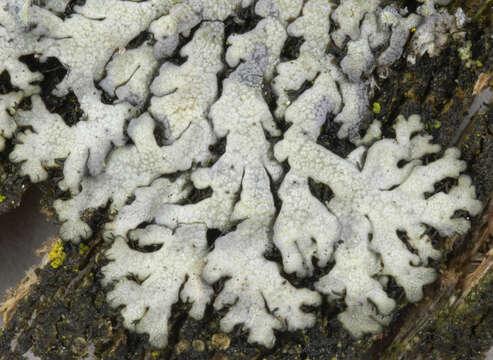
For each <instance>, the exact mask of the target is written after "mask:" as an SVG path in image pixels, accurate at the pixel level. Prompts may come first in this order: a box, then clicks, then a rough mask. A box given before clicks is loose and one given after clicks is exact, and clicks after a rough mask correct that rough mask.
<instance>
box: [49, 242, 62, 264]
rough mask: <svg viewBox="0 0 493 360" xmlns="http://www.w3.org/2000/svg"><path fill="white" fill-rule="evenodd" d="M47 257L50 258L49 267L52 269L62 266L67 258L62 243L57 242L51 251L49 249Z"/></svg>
mask: <svg viewBox="0 0 493 360" xmlns="http://www.w3.org/2000/svg"><path fill="white" fill-rule="evenodd" d="M48 256H49V257H50V265H51V267H52V268H53V269H58V268H59V267H60V266H62V265H63V262H64V261H65V259H66V258H67V254H66V253H65V249H64V247H63V243H62V242H61V241H57V242H56V243H55V245H54V246H53V249H51V251H50V252H49V254H48Z"/></svg>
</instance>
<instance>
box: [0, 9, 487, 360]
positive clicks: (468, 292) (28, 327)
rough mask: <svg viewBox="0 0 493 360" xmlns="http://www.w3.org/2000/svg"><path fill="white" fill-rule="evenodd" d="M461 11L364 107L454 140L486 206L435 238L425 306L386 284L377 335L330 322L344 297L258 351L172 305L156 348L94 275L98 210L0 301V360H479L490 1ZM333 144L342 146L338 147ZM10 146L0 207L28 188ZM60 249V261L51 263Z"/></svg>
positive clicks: (214, 322)
mask: <svg viewBox="0 0 493 360" xmlns="http://www.w3.org/2000/svg"><path fill="white" fill-rule="evenodd" d="M407 3H412V1H408V2H407ZM459 6H461V7H462V8H463V9H464V11H465V13H466V14H467V15H468V16H469V17H470V18H471V22H470V23H469V24H468V25H466V31H465V33H464V36H461V35H460V34H454V36H451V39H450V41H449V43H448V45H447V47H446V48H445V49H444V50H443V51H442V52H441V54H440V55H439V56H437V57H432V58H430V57H428V56H427V55H425V56H424V57H422V58H419V59H418V60H417V62H416V64H415V65H411V64H408V63H407V62H406V61H405V60H402V61H400V62H399V63H397V64H396V65H394V66H393V67H392V68H391V69H390V71H389V76H388V77H387V78H386V79H381V78H378V87H377V89H376V91H375V94H374V95H373V97H372V99H371V102H370V103H374V102H377V103H378V104H379V105H380V106H381V112H380V113H379V114H378V118H379V119H380V120H381V121H382V122H383V124H384V128H383V130H384V135H389V134H391V132H392V124H393V121H394V120H395V118H396V117H397V115H398V114H404V115H406V116H407V115H410V114H413V113H417V114H420V115H421V116H422V118H423V120H424V122H425V124H426V129H427V130H428V131H429V132H431V133H432V135H433V136H434V139H435V140H436V141H437V142H438V143H440V144H442V145H443V146H445V147H448V146H457V147H459V148H460V149H461V151H462V156H463V158H464V159H465V160H467V162H468V165H469V167H468V173H469V174H470V175H471V177H472V178H473V182H474V184H476V189H477V193H478V197H479V198H480V199H481V200H482V201H483V203H484V204H485V207H484V211H483V213H482V214H481V215H479V216H477V217H475V218H474V219H472V224H473V226H472V229H471V231H470V232H469V233H468V234H467V235H466V236H464V237H462V238H447V239H444V238H439V236H438V235H437V234H432V235H433V240H434V241H435V245H436V246H437V247H438V248H440V249H441V250H442V251H443V252H444V254H445V256H444V257H443V259H442V260H441V261H440V262H437V263H434V264H433V266H434V267H435V268H436V269H437V270H438V271H439V273H440V277H439V279H438V280H437V281H436V282H435V283H433V284H431V285H429V286H427V287H426V289H425V298H424V299H423V300H422V301H420V302H419V303H416V304H408V303H407V302H406V301H405V297H404V296H403V292H402V290H401V289H400V288H399V287H397V285H395V284H392V283H391V284H390V286H389V289H390V290H389V291H390V293H391V296H392V297H393V298H394V299H396V300H397V302H398V304H399V305H398V309H397V311H396V315H395V317H394V320H393V322H392V323H391V325H390V326H389V327H387V328H386V329H385V331H384V333H382V334H380V335H377V336H366V337H364V338H362V339H359V340H356V339H353V338H352V337H351V336H350V335H349V334H348V333H347V332H346V331H345V330H344V329H343V328H342V326H341V325H340V323H339V322H338V321H337V318H336V317H337V314H338V313H339V312H340V311H341V309H342V308H343V307H344V304H343V303H330V304H329V303H326V302H325V303H324V304H323V305H322V306H321V307H320V308H319V309H316V310H315V311H316V314H317V322H316V325H315V326H314V327H313V328H311V329H308V330H305V331H298V332H294V333H280V334H278V340H277V344H276V346H275V347H274V348H273V349H265V348H262V347H258V346H255V345H251V344H248V342H247V340H246V339H247V336H246V334H245V333H243V332H242V331H241V329H237V330H235V331H234V332H233V333H231V334H223V333H221V331H220V330H219V319H220V318H219V315H218V314H217V313H215V312H213V311H212V309H208V311H207V312H206V317H205V319H203V320H202V321H196V320H193V319H190V318H188V317H187V315H186V308H187V305H186V304H183V303H178V304H176V305H175V308H174V311H173V314H174V315H173V318H172V319H170V324H171V325H170V326H171V330H170V334H171V336H170V339H169V345H168V347H167V348H166V349H162V350H159V349H154V348H152V347H151V346H150V345H149V344H148V342H147V340H146V336H145V335H138V334H135V333H132V332H129V331H127V330H126V329H125V328H124V327H123V325H122V319H121V317H120V315H119V312H118V309H111V308H110V307H109V306H108V304H107V303H106V302H105V292H104V290H105V289H103V288H102V286H101V285H100V283H99V281H98V279H99V277H100V268H101V267H102V266H103V265H104V264H105V261H106V260H105V258H104V251H105V249H106V248H107V245H106V244H104V242H103V241H102V240H101V236H100V231H101V224H103V223H104V221H105V217H106V216H107V214H106V213H105V212H104V211H98V212H95V213H94V214H93V216H92V223H91V226H92V228H93V229H96V230H99V232H98V231H96V232H95V235H94V236H93V237H92V238H91V239H90V240H89V241H87V242H86V243H85V245H74V244H70V243H63V250H60V248H59V250H60V251H59V253H58V254H55V253H53V252H51V253H50V251H51V250H52V248H53V246H54V244H55V243H56V242H57V240H51V242H49V243H48V245H47V246H46V247H45V249H42V251H43V252H44V253H45V256H44V259H43V261H42V262H41V264H40V265H39V266H38V267H37V268H36V269H33V270H32V271H31V272H29V274H28V275H27V277H26V279H25V280H24V281H23V282H22V283H21V284H20V285H19V286H18V288H17V289H15V290H13V291H11V293H10V295H9V297H8V298H7V300H6V301H5V302H4V304H3V305H2V308H0V310H1V311H3V312H4V319H5V321H6V326H5V327H4V328H3V329H2V330H1V332H0V359H1V360H7V359H9V360H10V359H22V358H23V356H26V355H27V354H28V353H31V354H34V355H36V356H38V357H39V358H41V359H49V360H57V359H60V360H62V359H63V360H65V359H108V360H109V359H211V358H212V359H311V360H314V359H324V360H325V359H389V360H390V359H392V360H394V359H481V358H483V356H484V353H485V352H486V351H487V350H488V349H489V348H490V347H491V346H493V271H492V268H493V248H492V240H493V238H492V237H493V204H492V196H493V171H492V170H491V169H493V108H492V107H489V108H487V107H486V108H481V109H480V110H479V111H477V109H476V111H475V112H474V109H475V106H476V104H477V98H478V96H479V97H481V96H485V94H487V93H486V92H484V89H487V88H488V87H490V88H491V87H492V86H493V80H492V79H493V64H492V61H491V59H493V44H492V37H491V34H492V33H493V31H492V30H493V21H492V17H493V16H492V14H491V6H492V2H491V1H490V0H473V1H465V0H463V1H454V2H453V3H452V4H451V5H450V6H449V12H451V13H453V12H455V10H456V9H457V7H459ZM457 35H458V36H457ZM467 41H470V42H471V58H470V59H466V60H464V59H461V58H460V57H459V55H458V49H459V48H461V47H464V46H465V44H466V43H467ZM403 58H404V59H405V58H406V54H404V56H403ZM467 60H470V61H467ZM478 94H479V95H478ZM475 99H476V102H474V101H475ZM471 109H473V111H472V112H471V111H470V110H471ZM468 112H469V113H468ZM325 131H326V134H325V139H326V140H327V141H328V142H330V141H332V139H334V135H333V133H334V128H333V127H331V126H330V125H329V126H328V127H327V129H326V130H325ZM322 139H323V136H322ZM10 146H11V145H10ZM340 146H341V149H343V147H344V144H343V143H342V144H341V145H340ZM5 153H8V148H7V150H6V152H4V153H3V154H2V155H1V158H0V165H1V167H2V168H3V169H4V170H3V175H2V176H0V194H5V195H6V196H7V200H6V201H5V202H4V203H3V204H0V212H2V211H7V210H8V209H9V208H11V207H12V206H15V205H16V204H18V201H19V199H20V194H21V193H22V191H24V189H25V186H22V185H26V184H27V181H26V180H25V179H23V178H21V177H20V176H18V175H17V173H16V168H15V167H14V166H12V165H9V164H8V160H7V156H6V155H5ZM0 175H1V174H0ZM43 186H45V187H48V188H50V189H53V190H52V191H51V192H50V194H51V195H49V196H47V199H46V201H47V203H48V204H49V203H50V202H51V201H52V200H53V197H54V194H55V192H56V190H54V189H55V185H54V184H49V183H48V184H44V185H43ZM438 186H446V184H444V185H438ZM12 201H14V202H13V203H12ZM48 208H49V206H48ZM2 209H3V210H2ZM59 244H61V243H59ZM63 254H65V255H63ZM50 255H51V258H50ZM57 256H61V258H59V260H61V262H62V264H61V266H59V267H56V266H55V267H54V266H53V259H56V258H57Z"/></svg>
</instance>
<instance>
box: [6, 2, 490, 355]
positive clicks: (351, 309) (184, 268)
mask: <svg viewBox="0 0 493 360" xmlns="http://www.w3.org/2000/svg"><path fill="white" fill-rule="evenodd" d="M435 3H439V4H446V3H447V1H444V0H442V1H432V0H429V1H428V0H427V1H425V3H424V4H423V5H421V6H419V7H418V11H417V12H418V14H408V13H407V11H406V10H405V9H399V8H397V7H396V6H393V5H389V6H386V7H384V8H382V7H381V5H382V4H383V2H382V1H380V0H372V1H360V0H342V1H341V2H340V3H339V4H338V5H337V6H332V5H331V4H328V3H327V2H324V1H319V0H308V1H305V2H303V1H301V0H291V1H284V0H259V1H257V2H255V3H254V4H253V2H252V1H249V0H243V1H224V0H207V1H196V0H187V1H158V0H149V1H144V2H134V1H120V0H108V1H105V2H101V1H98V0H87V1H86V2H85V3H84V4H82V5H78V6H75V7H74V11H75V13H74V14H73V15H72V16H68V17H64V18H62V17H59V16H58V13H59V11H60V9H59V8H58V7H57V8H56V9H53V8H50V7H42V6H36V5H32V6H27V5H25V4H24V5H25V6H22V7H19V2H18V1H16V0H9V1H8V3H7V6H5V7H4V8H3V9H0V24H2V28H1V29H4V28H5V29H7V30H9V32H8V33H4V32H0V49H1V50H3V52H2V55H0V57H1V56H3V59H4V60H5V62H4V63H5V64H6V65H4V68H5V70H7V71H8V72H9V74H10V77H11V79H12V84H13V85H14V86H15V87H17V88H18V89H15V90H13V91H10V92H8V93H7V94H1V95H0V136H1V139H2V141H4V138H10V137H12V136H15V139H16V144H15V147H14V149H13V151H12V152H11V153H10V154H9V157H10V159H11V161H13V162H15V163H19V168H20V173H21V174H23V175H26V176H29V178H30V179H31V181H32V182H39V181H43V180H46V179H48V178H49V177H50V176H51V171H50V169H56V168H61V170H62V172H61V173H62V177H61V179H60V181H59V182H58V186H59V188H60V189H61V190H64V191H66V192H65V196H64V197H63V198H59V199H57V200H56V201H55V202H54V208H55V210H56V212H57V215H58V218H59V219H60V221H61V222H62V223H63V224H62V227H61V232H60V235H61V237H62V238H63V239H65V240H70V241H72V242H79V241H81V240H82V239H86V238H89V237H90V236H91V235H92V234H93V232H94V230H95V229H94V227H91V226H90V219H89V218H90V214H91V213H94V211H95V210H96V209H99V208H104V207H106V206H108V212H107V214H106V217H105V218H104V220H103V223H102V226H101V227H102V232H103V235H104V239H105V240H106V242H107V246H108V247H109V250H108V251H107V252H106V258H107V260H108V263H107V264H106V265H105V266H104V267H103V268H102V270H101V273H102V275H103V279H102V283H103V285H105V286H106V290H107V301H108V303H109V304H110V305H111V306H113V307H115V308H120V309H121V314H122V317H123V322H124V325H125V326H126V327H127V328H129V329H132V330H133V331H135V332H138V333H145V334H148V335H149V340H150V342H151V344H152V345H154V346H158V347H164V346H166V345H167V343H168V337H169V336H168V335H169V334H168V332H169V327H168V324H169V321H170V318H171V316H172V309H173V306H174V305H175V304H176V303H177V302H179V301H181V302H183V303H186V304H187V306H188V310H187V311H188V314H189V315H190V316H191V317H192V318H194V319H201V318H203V316H204V314H205V311H206V308H207V305H208V304H210V303H211V302H212V305H213V307H214V308H215V310H217V311H218V312H219V313H220V314H221V322H220V326H221V330H222V331H225V332H231V331H232V330H233V328H235V327H236V326H242V327H243V328H244V329H245V330H246V331H248V339H249V341H250V342H255V343H259V344H262V345H264V346H266V347H272V346H273V345H274V343H275V331H279V330H287V331H293V330H298V329H305V328H308V327H310V326H313V325H314V324H315V322H316V319H315V316H314V315H313V314H312V313H310V311H309V308H310V307H316V306H318V305H319V304H320V303H321V298H322V296H325V297H326V298H327V299H328V300H329V301H331V302H333V301H343V302H344V303H345V304H346V308H345V310H344V311H343V312H341V313H340V314H339V320H340V321H341V322H342V324H343V325H344V326H345V328H346V329H347V330H348V331H349V332H350V333H352V334H353V335H354V336H356V337H359V336H362V335H363V334H365V333H368V332H370V333H376V332H379V331H381V330H382V326H383V325H386V324H388V323H389V322H390V321H391V319H392V316H393V313H394V309H395V307H396V304H395V301H394V299H392V298H391V297H390V296H389V294H388V284H389V278H392V279H393V280H395V282H396V283H397V284H398V285H399V286H400V287H401V288H402V289H403V290H404V292H405V295H406V297H407V299H408V300H409V301H412V302H415V301H419V300H420V299H421V298H422V296H423V290H422V288H423V286H424V285H426V284H429V283H431V282H432V281H433V280H434V279H435V277H436V274H435V272H434V270H433V269H432V268H430V267H429V266H428V261H429V259H433V260H437V259H439V258H440V255H441V253H440V251H438V250H437V249H435V248H434V247H433V245H432V243H431V239H430V237H429V236H428V233H427V229H428V228H433V229H435V230H437V231H438V232H439V233H440V234H441V235H445V236H450V235H452V234H464V233H465V232H466V231H467V230H468V228H469V225H470V222H469V217H467V218H465V217H461V216H458V215H457V213H456V211H458V210H461V211H462V213H467V214H468V215H467V216H470V215H475V214H477V213H478V212H479V211H480V209H481V203H480V202H479V201H477V200H476V196H475V190H474V187H473V186H472V183H471V180H470V178H469V177H468V176H467V175H465V174H464V171H465V168H466V166H465V163H464V162H463V161H461V160H460V159H459V156H460V154H459V152H458V150H457V149H454V148H451V149H447V150H445V151H444V152H441V148H440V147H439V146H438V145H435V144H432V142H431V140H432V139H431V137H430V136H428V135H426V134H424V133H423V129H424V124H423V123H422V122H421V119H420V117H419V116H417V115H413V116H410V117H408V118H407V119H406V118H404V117H402V116H399V117H398V118H397V120H396V122H395V139H394V138H393V137H390V138H383V139H382V131H381V123H380V122H379V121H371V120H374V119H373V117H374V115H379V116H381V114H380V112H381V111H382V106H381V104H380V102H374V103H373V104H372V106H370V101H369V99H370V95H371V93H372V91H373V90H374V81H373V80H372V77H373V75H374V74H375V73H378V74H380V75H381V76H385V74H386V73H388V72H389V71H391V70H390V66H391V65H392V64H394V63H395V62H396V61H398V60H399V59H400V58H402V56H403V53H404V50H405V46H406V43H407V41H408V39H409V37H412V41H411V45H410V46H411V48H412V51H414V55H415V56H421V55H422V54H424V53H425V52H428V53H429V54H430V55H435V54H437V52H438V51H439V50H440V49H441V47H443V46H444V44H445V43H446V41H447V40H448V34H447V31H448V30H449V29H452V28H454V29H455V27H453V26H457V24H456V25H453V26H452V22H453V21H454V20H455V19H454V17H453V16H452V15H449V14H448V13H447V12H446V11H445V10H440V9H437V8H436V7H435ZM246 6H252V9H251V10H252V11H253V12H254V13H255V17H256V21H255V22H254V23H252V24H248V25H249V26H247V27H245V28H244V29H241V31H236V30H234V31H231V28H233V29H235V27H234V26H233V27H231V22H233V23H235V24H236V26H237V27H240V28H241V26H242V24H241V19H240V17H239V14H240V12H241V11H242V8H245V7H246ZM457 18H458V19H462V20H463V17H462V16H461V14H460V13H458V15H457ZM462 20H461V21H462ZM243 25H244V24H243ZM414 29H415V30H414ZM143 35H144V36H143ZM226 35H227V36H226ZM226 37H227V38H226ZM289 37H291V38H292V37H297V38H299V39H300V44H301V46H300V47H299V51H292V52H291V56H292V57H293V58H291V59H290V58H285V57H284V56H283V49H284V46H285V44H286V43H287V40H288V39H289ZM142 39H144V41H141V40H142ZM3 54H7V55H6V56H5V55H3ZM29 54H37V55H36V56H37V57H39V61H41V62H45V61H47V59H48V58H49V57H54V58H56V59H58V61H59V62H60V63H61V64H63V66H64V67H65V68H66V69H67V74H66V75H65V77H64V78H63V79H61V82H60V83H59V84H58V85H57V88H56V89H55V90H54V91H52V92H51V94H50V96H63V95H66V94H68V93H69V91H72V92H73V94H74V96H75V98H76V99H77V101H78V103H79V104H80V109H81V111H82V113H83V117H82V119H81V120H80V121H78V122H76V123H75V124H67V123H65V121H64V120H65V119H64V118H63V116H61V115H60V114H58V113H56V112H52V111H50V110H49V109H48V108H47V106H46V103H45V98H46V94H45V93H43V92H41V91H40V88H39V86H37V85H36V84H34V82H36V81H39V80H40V79H41V78H42V76H41V75H40V74H38V73H31V72H30V71H28V69H27V68H26V66H25V65H24V64H23V63H21V62H19V61H18V59H19V57H20V56H22V55H29ZM0 70H3V68H0ZM293 94H294V95H293ZM23 99H25V100H26V101H27V99H28V100H29V103H30V105H31V106H30V107H29V106H27V107H23V108H22V109H20V108H17V107H18V106H17V104H18V103H19V102H20V101H22V100H23ZM391 120H393V119H391ZM332 122H333V123H335V124H337V125H338V126H339V128H338V130H337V134H336V137H337V138H338V139H341V140H342V139H347V140H348V142H350V143H351V144H352V146H354V147H355V149H354V150H353V151H352V152H351V153H350V154H349V155H348V156H339V155H337V154H336V153H335V152H333V151H331V150H330V149H326V148H324V147H323V146H322V145H321V144H320V143H319V142H318V140H319V137H320V135H321V130H322V128H323V127H324V126H325V124H327V123H330V124H331V125H332ZM434 124H435V126H434V127H437V126H436V124H439V122H435V123H434ZM337 125H336V126H334V129H336V128H337V127H338V126H337ZM438 127H439V126H438ZM2 144H3V143H2ZM219 144H223V145H219ZM0 145H1V144H0ZM215 146H217V147H218V148H220V149H221V151H217V149H215ZM449 178H453V179H456V184H455V185H453V186H452V187H451V188H450V189H448V191H447V192H444V191H437V190H435V184H436V183H438V182H440V181H442V180H444V179H449ZM313 181H315V182H317V183H318V184H321V186H322V185H323V186H325V187H327V188H329V189H330V191H331V192H332V195H333V196H332V198H330V199H324V200H325V201H324V202H322V201H320V199H318V198H317V197H316V196H314V195H313V193H312V191H311V188H310V184H311V182H313ZM197 194H201V195H197ZM276 205H277V207H276ZM459 214H460V213H459ZM212 233H217V234H219V235H218V236H216V237H214V236H211V234H212ZM211 238H212V239H211ZM208 241H209V242H208ZM86 251H87V249H86V248H85V247H84V246H83V245H80V246H79V253H80V255H83V254H84V253H85V252H86ZM276 251H278V252H279V254H280V256H281V260H280V261H279V262H277V259H273V258H270V257H268V256H269V255H272V253H275V252H276ZM52 256H53V258H51V257H52ZM50 258H51V260H52V262H51V266H52V267H53V268H58V267H60V266H61V265H62V264H63V263H64V261H65V260H66V254H65V252H64V248H63V245H62V243H60V242H59V243H57V245H56V246H55V248H54V249H53V251H52V252H51V253H50ZM281 262H282V265H281ZM315 270H317V271H320V272H322V274H321V275H320V276H318V278H317V281H315V280H314V279H313V278H312V276H313V275H314V273H315ZM91 274H92V275H91ZM91 274H89V275H88V277H89V278H91V277H95V275H94V274H93V273H91ZM286 274H287V276H286ZM291 274H295V276H296V277H297V278H305V279H306V282H304V283H303V286H300V287H297V286H294V284H292V283H291V282H290V281H288V280H287V279H288V278H289V276H292V275H291ZM219 284H220V285H221V286H218V285H219Z"/></svg>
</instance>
